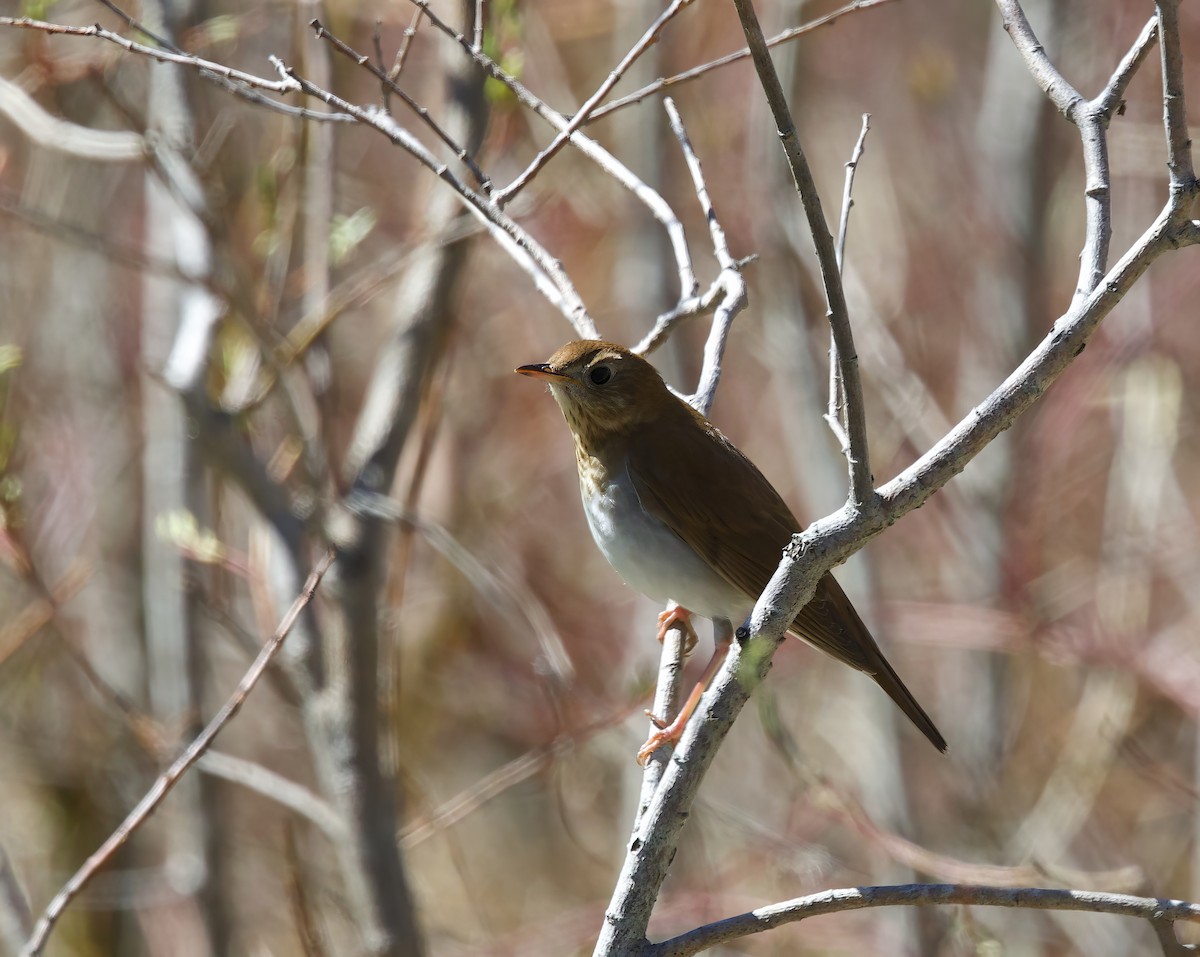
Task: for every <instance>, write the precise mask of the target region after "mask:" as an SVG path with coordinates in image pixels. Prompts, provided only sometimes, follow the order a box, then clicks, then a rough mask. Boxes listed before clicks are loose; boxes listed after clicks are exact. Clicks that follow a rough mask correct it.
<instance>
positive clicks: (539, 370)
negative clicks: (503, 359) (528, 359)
mask: <svg viewBox="0 0 1200 957" xmlns="http://www.w3.org/2000/svg"><path fill="white" fill-rule="evenodd" d="M513 371H514V372H516V373H517V374H519V375H527V376H529V377H530V378H531V379H545V380H547V381H548V382H564V381H566V380H567V379H569V378H571V377H570V376H567V375H563V374H562V373H561V372H555V371H554V370H553V369H551V368H550V366H549V365H547V364H546V363H545V362H538V363H535V364H534V365H531V366H521V367H520V368H519V369H514V370H513Z"/></svg>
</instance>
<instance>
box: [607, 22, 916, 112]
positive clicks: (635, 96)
mask: <svg viewBox="0 0 1200 957" xmlns="http://www.w3.org/2000/svg"><path fill="white" fill-rule="evenodd" d="M892 2H893V0H854V2H853V3H847V4H846V5H845V6H843V7H838V9H836V10H834V11H832V12H830V13H827V14H825V16H823V17H817V19H815V20H810V21H809V22H808V23H802V24H800V26H798V27H792V28H791V29H789V30H784V31H783V32H782V33H777V34H776V35H775V36H773V37H771V39H769V40H768V41H767V46H769V47H774V46H779V45H780V44H781V43H787V42H788V41H790V40H795V39H796V38H797V37H802V36H804V35H805V34H806V33H812V31H813V30H816V29H818V28H819V27H824V26H828V25H829V24H831V23H833V22H834V21H835V20H840V19H841V18H842V17H844V16H845V15H846V14H848V13H854V12H855V11H857V10H866V9H868V8H870V7H877V6H879V5H880V4H884V3H892ZM748 56H750V48H749V47H742V49H740V50H738V51H737V52H736V53H727V54H726V55H725V56H723V57H718V58H717V59H715V60H710V61H709V62H708V63H702V64H701V65H700V66H696V67H692V68H691V69H690V70H684V71H683V72H682V73H676V74H675V75H674V76H668V77H660V78H659V79H657V80H655V81H654V82H653V83H649V84H647V85H646V86H644V87H642V88H641V89H640V90H635V91H634V92H632V93H630V94H628V95H627V96H623V97H621V98H620V99H617V100H613V101H612V102H611V103H606V104H605V105H604V106H601V107H599V108H598V109H596V110H594V111H593V112H592V115H591V117H590V118H589V119H588V123H589V124H591V123H595V122H596V121H597V120H598V119H600V118H601V117H604V116H608V115H609V114H610V113H614V112H616V111H617V110H620V109H623V108H624V107H626V106H632V105H633V104H634V103H640V102H641V101H642V100H644V99H646V97H648V96H652V95H654V94H655V93H657V92H659V91H660V90H664V89H666V88H667V87H671V86H676V85H678V84H682V83H687V82H689V81H690V80H697V79H699V78H700V77H702V76H704V75H705V74H706V73H711V72H712V71H713V70H716V69H719V68H720V67H723V66H729V64H731V63H737V62H738V61H739V60H744V59H746V57H748Z"/></svg>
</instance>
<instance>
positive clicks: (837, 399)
mask: <svg viewBox="0 0 1200 957" xmlns="http://www.w3.org/2000/svg"><path fill="white" fill-rule="evenodd" d="M870 128H871V114H870V113H864V114H863V117H862V128H861V129H860V130H859V133H858V140H857V141H856V142H855V144H854V149H853V150H852V151H851V153H850V160H849V161H848V162H847V163H846V185H845V186H844V187H843V189H842V216H841V219H840V220H839V221H838V238H837V267H838V275H839V276H840V275H842V274H843V273H844V271H845V263H846V234H847V233H848V232H849V230H850V209H851V208H852V207H853V206H854V174H855V173H856V172H857V171H858V161H859V160H860V159H862V155H863V150H864V148H865V147H866V142H867V131H868V130H870ZM845 399H846V387H845V385H844V383H843V382H842V363H841V361H840V360H839V358H838V351H837V342H836V341H834V339H833V337H832V335H831V336H830V339H829V402H828V405H827V407H826V411H825V422H826V423H827V424H828V426H829V428H830V429H831V430H832V431H833V434H834V437H835V438H836V439H837V440H838V444H839V446H840V447H841V449H842V454H843V455H849V454H850V437H849V436H848V435H847V434H846V429H845V426H844V425H843V424H842V418H843V416H844V414H845V409H846V404H845Z"/></svg>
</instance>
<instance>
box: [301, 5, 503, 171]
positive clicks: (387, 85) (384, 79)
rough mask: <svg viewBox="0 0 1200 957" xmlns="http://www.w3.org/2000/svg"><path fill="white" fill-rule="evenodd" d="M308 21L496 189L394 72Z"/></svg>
mask: <svg viewBox="0 0 1200 957" xmlns="http://www.w3.org/2000/svg"><path fill="white" fill-rule="evenodd" d="M418 12H419V11H418ZM308 25H309V26H310V27H312V28H313V30H314V31H315V32H316V35H317V39H318V40H328V41H329V42H330V44H331V45H332V46H333V48H334V49H335V50H337V51H338V53H340V54H342V56H344V57H346V58H348V59H350V60H353V61H354V62H355V63H357V64H358V65H359V66H361V67H363V68H364V69H365V70H367V71H369V72H370V73H371V74H372V75H373V76H374V77H375V78H376V79H377V80H379V83H380V85H381V86H382V87H383V90H384V93H385V94H386V93H389V92H391V93H395V94H396V95H397V96H398V97H400V99H401V100H402V101H403V102H404V105H405V106H407V107H408V108H409V109H410V110H412V111H413V112H414V113H416V114H417V116H418V118H419V119H420V120H421V122H423V123H424V124H425V125H426V126H428V127H429V128H430V129H431V130H432V131H433V134H434V136H436V137H437V138H438V139H439V140H441V141H442V142H443V143H445V144H446V146H447V148H449V150H450V151H451V152H452V153H453V154H454V156H455V158H456V159H457V160H458V161H459V162H461V163H462V164H463V165H464V166H466V168H467V169H469V170H470V171H471V175H472V176H474V177H475V182H476V183H478V184H479V188H480V189H482V190H483V191H484V193H490V192H491V191H492V181H491V177H489V176H488V175H487V174H486V173H484V171H483V170H481V169H480V168H479V167H478V166H477V165H476V163H475V161H474V160H473V159H472V158H471V154H470V153H469V152H467V150H466V148H465V147H462V146H459V145H458V144H457V143H456V142H455V141H454V140H453V139H452V138H451V137H450V134H449V133H447V132H446V131H445V130H444V129H442V128H441V126H439V125H438V123H437V121H436V120H434V118H433V117H432V116H430V115H429V110H428V108H426V107H424V106H421V104H420V103H418V102H417V101H416V100H414V99H413V98H412V97H411V96H409V95H408V94H407V93H405V92H404V90H403V89H402V88H401V87H400V86H399V85H398V84H397V83H396V81H395V80H393V79H392V78H391V76H389V75H388V74H387V73H385V72H384V71H383V69H382V68H381V67H379V66H376V65H375V64H374V63H372V62H371V58H370V57H368V56H366V55H365V54H362V53H359V52H358V51H357V50H355V49H354V48H353V47H351V46H350V45H349V44H348V43H346V42H345V41H343V40H341V39H339V38H338V37H336V36H334V35H333V34H332V33H330V32H329V31H328V30H327V29H325V26H324V25H323V24H322V23H321V21H320V20H312V21H310V22H309V24H308ZM398 60H399V58H398ZM399 62H400V63H401V65H403V61H402V60H399Z"/></svg>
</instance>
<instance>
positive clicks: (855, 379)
mask: <svg viewBox="0 0 1200 957" xmlns="http://www.w3.org/2000/svg"><path fill="white" fill-rule="evenodd" d="M734 6H735V7H736V8H737V11H738V17H739V19H740V20H741V23H742V31H743V32H744V33H745V34H746V41H747V43H748V44H749V45H750V55H751V57H752V58H753V60H754V68H755V70H757V71H758V79H759V83H760V84H761V85H762V88H763V92H764V93H765V94H766V97H767V103H768V104H769V106H770V107H771V115H772V116H773V117H774V119H775V128H776V129H777V130H778V131H779V138H780V140H781V142H782V144H783V151H784V153H785V154H786V155H787V159H788V166H789V167H790V168H791V171H792V178H793V179H794V181H795V184H796V190H797V192H798V193H799V194H800V201H801V202H802V203H803V204H804V212H805V215H806V216H807V218H808V229H809V232H810V233H811V234H812V237H813V242H814V243H815V244H816V251H817V262H818V263H819V265H820V268H821V279H822V282H823V284H824V287H825V301H826V303H827V305H828V307H829V325H830V327H831V329H832V331H833V341H834V343H835V344H836V346H837V351H838V358H839V362H840V365H841V378H842V387H843V389H844V391H845V396H846V433H847V437H848V439H849V449H848V451H847V455H846V459H847V463H848V465H849V470H850V495H849V499H848V501H849V504H850V505H851V506H854V507H858V506H862V505H865V504H867V503H869V502H870V501H871V499H872V498H873V497H874V494H875V493H874V490H873V487H872V482H871V458H870V452H869V450H868V447H867V418H866V408H865V404H864V402H863V393H862V379H861V377H860V375H859V370H858V353H856V352H855V350H854V334H853V333H852V332H851V329H850V316H849V312H848V310H847V308H846V294H845V291H844V290H843V289H842V281H841V276H840V274H839V271H838V262H837V254H836V252H835V250H834V245H833V237H832V236H831V235H830V234H829V225H828V223H827V222H826V220H825V213H824V212H823V211H822V209H821V197H820V195H819V194H818V193H817V187H816V183H815V182H814V181H813V178H812V170H811V169H810V168H809V165H808V159H807V157H805V155H804V149H803V147H802V146H801V145H800V136H799V134H798V133H797V131H796V126H795V124H794V123H793V122H792V116H791V111H790V110H789V109H788V105H787V97H785V96H784V93H783V86H782V84H781V83H780V82H779V74H778V73H777V72H776V71H775V64H774V63H772V61H771V53H770V51H769V50H768V49H767V42H766V39H765V38H764V37H763V32H762V27H761V26H760V25H759V22H758V17H757V15H756V14H755V12H754V4H753V2H752V0H734Z"/></svg>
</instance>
